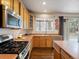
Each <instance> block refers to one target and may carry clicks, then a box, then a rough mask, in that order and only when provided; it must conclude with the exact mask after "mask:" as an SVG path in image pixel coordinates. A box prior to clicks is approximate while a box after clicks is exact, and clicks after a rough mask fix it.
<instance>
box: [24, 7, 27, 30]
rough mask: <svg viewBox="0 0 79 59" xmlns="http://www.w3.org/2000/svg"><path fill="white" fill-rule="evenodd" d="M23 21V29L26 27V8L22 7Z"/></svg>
mask: <svg viewBox="0 0 79 59" xmlns="http://www.w3.org/2000/svg"><path fill="white" fill-rule="evenodd" d="M23 23H24V26H23V27H24V29H27V26H26V25H27V24H26V9H25V8H24V21H23Z"/></svg>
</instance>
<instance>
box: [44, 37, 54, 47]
mask: <svg viewBox="0 0 79 59" xmlns="http://www.w3.org/2000/svg"><path fill="white" fill-rule="evenodd" d="M46 42H47V43H46V45H47V47H53V40H52V36H48V37H47V41H46Z"/></svg>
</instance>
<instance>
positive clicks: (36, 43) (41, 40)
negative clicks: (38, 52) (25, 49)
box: [33, 36, 52, 48]
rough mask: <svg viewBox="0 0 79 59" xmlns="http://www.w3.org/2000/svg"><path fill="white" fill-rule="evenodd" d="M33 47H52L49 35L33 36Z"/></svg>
mask: <svg viewBox="0 0 79 59" xmlns="http://www.w3.org/2000/svg"><path fill="white" fill-rule="evenodd" d="M33 47H43V48H44V47H48V48H52V39H51V36H34V37H33Z"/></svg>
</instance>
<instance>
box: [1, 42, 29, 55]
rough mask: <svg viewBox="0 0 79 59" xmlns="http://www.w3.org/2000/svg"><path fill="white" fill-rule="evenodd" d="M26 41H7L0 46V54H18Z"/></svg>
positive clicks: (25, 44)
mask: <svg viewBox="0 0 79 59" xmlns="http://www.w3.org/2000/svg"><path fill="white" fill-rule="evenodd" d="M27 44H28V41H12V42H11V41H8V42H6V43H5V44H2V45H1V46H0V54H20V53H21V52H22V50H23V49H24V48H25V47H26V46H27Z"/></svg>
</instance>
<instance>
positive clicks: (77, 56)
mask: <svg viewBox="0 0 79 59" xmlns="http://www.w3.org/2000/svg"><path fill="white" fill-rule="evenodd" d="M54 43H56V44H57V45H58V46H59V47H60V48H61V49H63V50H64V51H65V52H67V53H68V54H69V55H70V56H72V58H74V59H79V43H78V42H75V41H68V40H64V41H54Z"/></svg>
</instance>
